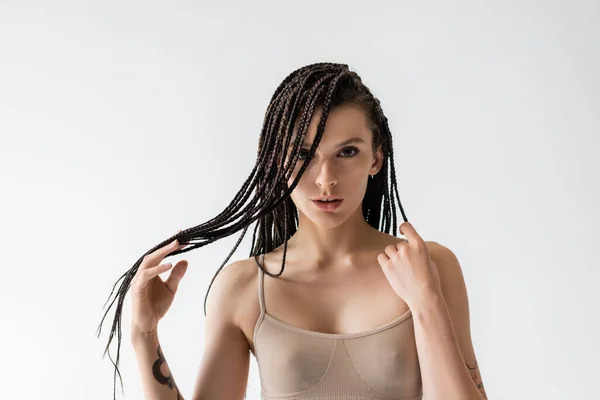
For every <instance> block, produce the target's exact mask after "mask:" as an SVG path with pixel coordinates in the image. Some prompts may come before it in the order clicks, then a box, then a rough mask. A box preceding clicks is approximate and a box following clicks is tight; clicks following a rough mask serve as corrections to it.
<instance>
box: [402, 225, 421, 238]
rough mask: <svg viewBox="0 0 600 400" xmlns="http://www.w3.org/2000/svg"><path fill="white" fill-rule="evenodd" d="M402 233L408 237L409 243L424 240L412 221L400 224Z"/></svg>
mask: <svg viewBox="0 0 600 400" xmlns="http://www.w3.org/2000/svg"><path fill="white" fill-rule="evenodd" d="M400 233H401V234H403V235H404V236H406V237H407V239H408V242H409V243H418V242H421V241H423V239H421V236H419V234H418V233H417V231H416V229H415V228H414V226H412V224H411V223H410V222H404V223H402V224H401V225H400Z"/></svg>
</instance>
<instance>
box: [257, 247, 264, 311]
mask: <svg viewBox="0 0 600 400" xmlns="http://www.w3.org/2000/svg"><path fill="white" fill-rule="evenodd" d="M264 259H265V257H264V255H263V266H264V265H265V263H264ZM255 260H256V258H255ZM256 263H257V264H258V261H257V262H256ZM264 287H265V273H264V272H263V270H262V268H260V266H259V267H258V302H259V304H260V315H261V316H262V315H264V314H265V311H266V307H265V289H264Z"/></svg>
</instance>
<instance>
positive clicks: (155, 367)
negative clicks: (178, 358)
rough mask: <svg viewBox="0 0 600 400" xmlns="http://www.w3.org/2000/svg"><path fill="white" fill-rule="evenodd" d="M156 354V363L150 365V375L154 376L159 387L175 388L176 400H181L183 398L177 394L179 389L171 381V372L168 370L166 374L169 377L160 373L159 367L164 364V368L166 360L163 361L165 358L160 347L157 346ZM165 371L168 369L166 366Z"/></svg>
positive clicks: (172, 380) (173, 381)
mask: <svg viewBox="0 0 600 400" xmlns="http://www.w3.org/2000/svg"><path fill="white" fill-rule="evenodd" d="M156 353H157V355H158V359H157V360H156V361H154V364H152V374H153V375H154V379H156V380H157V382H158V383H160V384H161V385H167V386H168V387H169V389H173V388H175V390H176V391H177V400H183V396H182V395H181V393H179V388H178V387H177V385H176V384H175V380H174V379H173V375H172V374H171V371H170V370H169V372H168V374H169V376H165V375H164V374H163V373H162V372H161V371H160V367H161V366H162V365H163V364H165V366H167V360H165V356H164V355H163V352H162V349H161V348H160V345H158V349H157V351H156ZM167 369H168V366H167Z"/></svg>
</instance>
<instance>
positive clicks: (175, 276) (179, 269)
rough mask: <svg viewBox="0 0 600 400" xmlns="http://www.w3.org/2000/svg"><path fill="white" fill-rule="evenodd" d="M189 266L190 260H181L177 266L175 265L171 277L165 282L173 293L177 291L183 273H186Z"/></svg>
mask: <svg viewBox="0 0 600 400" xmlns="http://www.w3.org/2000/svg"><path fill="white" fill-rule="evenodd" d="M187 267H188V262H187V261H186V260H181V261H179V262H178V263H177V264H175V267H173V270H172V271H171V273H170V274H169V277H168V278H167V280H166V281H165V284H166V285H167V287H168V288H169V290H170V291H171V292H172V293H173V294H175V293H176V292H177V288H178V287H179V282H181V278H183V275H185V271H187Z"/></svg>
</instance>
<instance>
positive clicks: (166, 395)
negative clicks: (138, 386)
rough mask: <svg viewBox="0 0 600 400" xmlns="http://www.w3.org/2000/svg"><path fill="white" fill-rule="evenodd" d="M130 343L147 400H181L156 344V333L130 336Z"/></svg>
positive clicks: (158, 345)
mask: <svg viewBox="0 0 600 400" xmlns="http://www.w3.org/2000/svg"><path fill="white" fill-rule="evenodd" d="M131 342H132V344H133V348H134V350H135V355H136V358H137V361H138V366H139V368H140V374H141V378H142V386H143V387H144V393H145V395H146V399H148V400H183V396H182V395H181V393H179V389H178V388H177V385H176V384H175V380H174V379H173V375H172V374H171V371H170V370H169V366H168V365H167V361H166V360H165V356H164V355H163V353H162V350H161V348H160V343H159V342H158V332H157V331H152V332H151V333H147V334H132V336H131Z"/></svg>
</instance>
